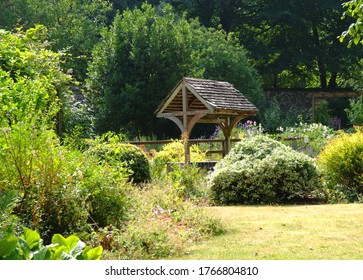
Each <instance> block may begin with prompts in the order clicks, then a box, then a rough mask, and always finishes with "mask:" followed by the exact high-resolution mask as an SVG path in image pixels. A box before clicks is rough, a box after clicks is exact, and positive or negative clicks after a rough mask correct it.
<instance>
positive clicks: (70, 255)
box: [0, 228, 102, 260]
mask: <svg viewBox="0 0 363 280" xmlns="http://www.w3.org/2000/svg"><path fill="white" fill-rule="evenodd" d="M22 231H23V233H22V234H21V236H19V237H18V236H16V235H6V236H5V237H4V238H2V239H0V248H1V249H0V260H99V259H100V258H101V255H102V247H101V246H98V247H96V248H92V247H90V246H86V244H85V243H84V242H82V241H81V240H80V239H79V237H77V236H75V235H71V236H69V237H67V238H65V237H63V236H62V235H61V234H55V235H53V237H52V243H51V244H49V245H46V246H45V245H44V244H43V240H42V239H41V238H40V235H39V233H38V232H36V231H34V230H31V229H28V228H23V229H22Z"/></svg>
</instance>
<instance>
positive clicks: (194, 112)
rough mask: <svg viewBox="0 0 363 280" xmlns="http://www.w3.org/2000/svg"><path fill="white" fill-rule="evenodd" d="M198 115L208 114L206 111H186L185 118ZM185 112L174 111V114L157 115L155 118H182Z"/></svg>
mask: <svg viewBox="0 0 363 280" xmlns="http://www.w3.org/2000/svg"><path fill="white" fill-rule="evenodd" d="M200 113H207V114H208V113H209V111H208V110H197V111H186V114H187V116H195V115H197V114H200ZM184 114H185V112H184V111H175V112H169V113H158V114H157V115H156V116H157V117H158V118H161V117H163V118H166V117H170V116H174V117H184Z"/></svg>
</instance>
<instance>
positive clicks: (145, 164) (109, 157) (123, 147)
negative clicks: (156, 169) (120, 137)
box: [88, 142, 150, 183]
mask: <svg viewBox="0 0 363 280" xmlns="http://www.w3.org/2000/svg"><path fill="white" fill-rule="evenodd" d="M88 152H89V153H92V154H94V155H96V156H97V157H98V158H99V160H100V161H101V162H103V163H104V162H107V163H108V164H110V165H112V166H113V167H120V168H125V167H126V168H128V169H129V171H130V177H129V178H130V181H133V182H134V183H142V182H147V181H149V180H150V165H149V161H148V159H147V157H146V155H145V153H144V152H143V151H142V150H141V149H140V148H139V147H137V146H135V145H131V144H123V143H115V142H112V143H104V142H101V143H96V144H95V145H93V146H92V147H91V148H90V149H89V150H88Z"/></svg>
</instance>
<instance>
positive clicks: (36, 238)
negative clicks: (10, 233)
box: [21, 227, 40, 250]
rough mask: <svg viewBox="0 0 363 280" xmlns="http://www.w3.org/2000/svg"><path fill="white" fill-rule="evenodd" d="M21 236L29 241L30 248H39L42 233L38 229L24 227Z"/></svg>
mask: <svg viewBox="0 0 363 280" xmlns="http://www.w3.org/2000/svg"><path fill="white" fill-rule="evenodd" d="M21 238H23V239H24V240H25V241H26V242H27V243H28V246H29V249H30V250H35V249H37V248H38V246H39V242H40V235H39V233H37V232H36V231H34V230H31V229H29V228H25V227H24V228H23V234H22V235H21Z"/></svg>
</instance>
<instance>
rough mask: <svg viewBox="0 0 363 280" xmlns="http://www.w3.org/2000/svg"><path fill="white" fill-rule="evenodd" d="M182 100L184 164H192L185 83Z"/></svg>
mask: <svg viewBox="0 0 363 280" xmlns="http://www.w3.org/2000/svg"><path fill="white" fill-rule="evenodd" d="M182 99H183V134H182V140H183V143H184V162H185V164H187V163H189V162H190V147H189V131H188V114H187V110H188V96H187V90H186V87H185V82H183V88H182Z"/></svg>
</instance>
